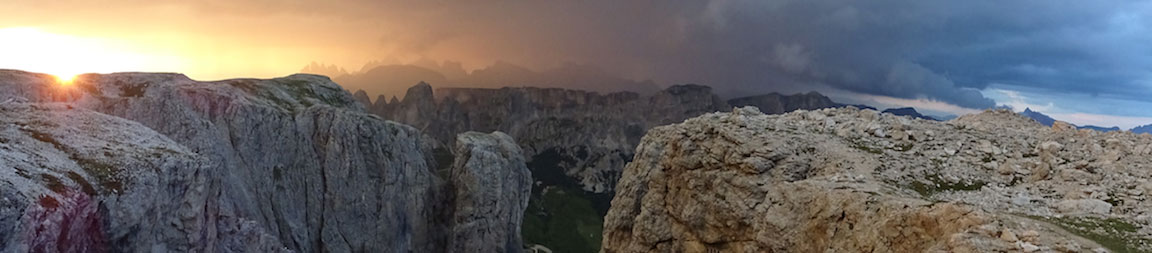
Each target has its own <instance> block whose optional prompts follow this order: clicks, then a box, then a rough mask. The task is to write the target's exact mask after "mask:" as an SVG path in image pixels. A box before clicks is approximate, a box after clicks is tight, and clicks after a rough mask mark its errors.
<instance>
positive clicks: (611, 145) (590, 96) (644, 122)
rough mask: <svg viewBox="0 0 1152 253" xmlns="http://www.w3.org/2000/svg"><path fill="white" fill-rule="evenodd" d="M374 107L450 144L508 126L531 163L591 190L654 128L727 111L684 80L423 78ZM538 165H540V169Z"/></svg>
mask: <svg viewBox="0 0 1152 253" xmlns="http://www.w3.org/2000/svg"><path fill="white" fill-rule="evenodd" d="M376 103H377V104H376V105H374V106H372V108H370V111H372V112H373V113H376V114H378V115H381V116H382V117H384V118H386V119H390V120H396V121H399V122H404V123H406V124H409V125H412V126H413V127H416V128H418V129H421V130H422V131H424V132H425V133H427V134H429V135H431V136H432V137H433V138H434V139H436V140H438V142H439V143H441V145H442V146H448V145H450V144H451V143H452V141H453V140H454V139H455V138H456V135H457V134H459V133H463V132H467V131H480V132H491V131H502V132H506V133H508V135H510V136H513V137H514V138H515V139H516V140H517V141H518V142H519V144H520V146H521V147H522V148H523V149H524V155H525V157H528V160H529V162H537V163H547V164H548V165H549V167H550V168H548V169H549V170H558V171H557V172H559V173H557V172H552V173H557V174H563V175H565V176H567V177H571V178H573V179H575V180H576V182H577V183H578V184H579V186H580V187H581V188H583V189H584V190H586V191H590V192H598V193H602V192H607V191H611V189H612V188H613V186H614V185H613V184H614V183H615V182H616V180H617V178H618V177H619V171H620V168H623V166H624V163H626V162H627V161H628V160H629V159H630V158H631V157H632V150H633V148H634V147H635V146H636V144H637V143H638V141H639V140H640V137H641V136H643V134H644V131H645V130H647V129H648V128H651V127H654V126H658V125H663V124H669V123H673V122H679V121H682V120H684V119H686V118H688V117H692V116H696V115H700V114H704V113H707V112H713V111H717V110H724V109H726V108H727V105H726V104H725V103H724V102H723V101H722V100H720V99H719V97H716V96H715V95H713V94H712V93H711V89H710V88H708V87H706V86H699V85H680V86H674V87H671V88H668V89H666V90H664V91H662V92H659V93H657V94H655V95H652V96H649V97H641V96H640V95H638V94H635V93H627V92H621V93H611V94H604V95H601V94H599V93H594V92H586V91H576V90H565V89H544V88H502V89H474V88H445V89H438V90H436V91H435V92H433V89H432V87H431V86H430V85H428V84H426V83H420V84H418V85H416V86H413V87H412V88H410V89H408V93H407V94H406V95H405V96H404V99H403V101H400V102H399V103H382V102H381V101H377V102H376ZM533 169H537V168H533Z"/></svg>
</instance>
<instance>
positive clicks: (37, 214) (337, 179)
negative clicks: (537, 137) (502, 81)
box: [0, 70, 526, 252]
mask: <svg viewBox="0 0 1152 253" xmlns="http://www.w3.org/2000/svg"><path fill="white" fill-rule="evenodd" d="M355 99H356V97H355V96H353V95H352V94H350V93H349V92H347V91H345V90H343V89H342V88H341V87H339V86H338V85H336V84H335V83H332V82H331V81H330V80H328V79H327V78H325V77H321V76H313V75H292V76H288V77H284V78H276V79H267V80H261V79H234V80H224V81H214V82H200V81H194V80H191V79H188V78H187V77H185V76H183V75H179V74H164V73H118V74H108V75H83V76H80V77H78V78H77V79H76V80H75V82H74V83H72V84H70V85H61V84H59V83H57V82H56V81H55V79H54V78H53V77H51V76H48V75H42V74H34V73H27V72H21V71H11V70H0V108H2V109H3V110H4V111H3V113H4V114H6V115H5V117H4V118H3V119H0V124H2V125H0V137H3V138H6V139H10V140H13V141H10V142H2V143H3V144H2V145H0V147H2V148H4V150H3V152H6V153H4V154H5V155H4V156H2V157H0V159H2V160H0V162H2V164H0V165H4V166H2V167H0V195H2V196H3V198H2V199H0V201H2V202H3V204H4V205H2V206H0V249H12V250H17V251H21V250H23V249H33V250H36V249H39V248H37V247H41V246H43V247H45V249H56V250H61V251H69V250H77V251H99V250H108V251H114V252H141V251H204V252H274V251H299V252H394V251H401V252H403V251H409V252H438V251H444V250H445V249H446V247H448V246H447V245H448V238H449V236H448V235H449V232H450V231H453V228H452V227H451V224H450V222H449V220H450V219H451V218H452V217H455V216H456V214H454V213H452V211H453V209H452V208H451V205H453V204H454V203H452V202H450V199H449V196H450V195H449V191H450V190H451V188H446V187H448V186H449V185H452V186H454V187H456V188H457V189H461V188H465V189H469V188H472V189H482V188H483V187H488V186H491V185H490V184H491V183H495V184H496V185H507V186H509V187H511V186H513V185H516V183H519V181H515V182H508V183H507V184H505V183H504V182H502V181H500V180H504V179H517V178H516V177H513V176H507V177H498V178H486V179H485V180H481V181H476V180H473V181H469V180H460V181H459V182H452V181H451V180H452V179H446V178H441V177H439V176H437V175H436V172H435V171H434V169H433V168H434V167H435V166H434V165H435V159H433V156H432V155H431V152H430V147H429V145H427V143H428V142H427V141H426V137H424V135H423V134H421V133H420V132H419V131H417V130H416V129H415V128H412V127H409V126H406V125H402V124H399V123H395V122H391V121H386V120H383V119H380V118H379V117H377V116H373V115H370V114H367V113H366V112H365V111H364V108H363V106H360V104H359V103H356V102H355ZM6 139H0V140H6ZM489 144H492V145H497V144H499V145H502V146H499V148H495V149H496V150H504V151H508V150H511V148H510V147H508V146H507V140H503V139H501V142H498V143H485V142H479V143H473V145H474V146H476V147H477V149H481V150H484V149H485V148H487V147H486V146H485V145H489ZM517 149H518V148H517ZM505 153H506V152H505ZM505 153H498V154H501V155H503V154H505ZM513 158H514V159H522V158H520V157H519V156H515V157H513ZM458 160H459V159H458ZM489 160H491V161H501V160H498V159H496V158H491V159H489ZM489 160H484V161H489ZM508 161H515V160H508ZM509 163H510V162H509ZM488 166H489V167H483V166H481V167H469V168H484V169H486V172H491V173H486V174H485V175H483V176H484V177H488V176H492V175H501V174H498V173H497V172H506V171H502V170H497V168H502V167H498V166H495V165H488ZM508 169H518V168H515V167H508ZM493 173H497V174H493ZM508 173H512V172H508ZM509 175H514V174H509ZM446 180H447V181H446ZM85 181H87V183H83V182H85ZM475 183H488V184H489V185H472V184H475ZM75 189H79V190H75ZM501 190H503V189H501ZM516 196H518V195H510V196H501V198H499V199H491V198H476V199H478V200H482V201H480V202H472V203H470V204H475V205H478V206H468V205H469V204H468V203H457V204H456V205H455V209H456V210H500V211H501V212H502V213H503V214H508V215H510V216H515V215H519V214H520V213H522V212H523V210H524V208H523V207H519V209H516V208H517V206H522V205H520V204H519V203H521V202H523V201H526V199H516ZM46 197H47V198H46ZM500 201H508V202H509V203H504V202H500ZM488 205H493V206H499V208H494V207H490V206H488ZM485 214H486V215H487V213H485ZM136 219H140V220H136ZM502 221H503V220H499V219H495V220H491V221H490V222H487V223H476V224H475V225H473V226H472V228H475V229H479V230H506V229H507V228H508V227H510V226H516V227H518V226H519V223H509V224H499V223H497V222H502ZM485 226H494V227H493V228H489V227H485ZM69 228H71V229H69ZM77 228H82V229H77ZM54 229H55V230H54ZM54 231H55V232H54ZM60 231H64V232H68V231H73V232H75V231H81V232H82V233H85V235H87V236H83V237H80V236H72V235H71V234H68V233H63V232H60ZM81 232H76V233H81ZM518 236H519V234H516V235H515V237H516V238H512V236H506V237H508V238H507V240H509V241H516V240H517V239H518ZM54 238H55V239H54ZM59 238H64V239H59ZM78 238H87V239H84V240H83V241H82V242H78V241H74V240H80V239H78ZM491 243H498V244H499V245H501V246H504V245H506V243H505V242H491ZM69 245H78V246H75V247H87V248H71V249H68V248H60V247H69ZM84 245H88V246H84ZM6 251H7V250H6ZM48 251H53V250H48Z"/></svg>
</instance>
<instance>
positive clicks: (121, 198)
mask: <svg viewBox="0 0 1152 253" xmlns="http://www.w3.org/2000/svg"><path fill="white" fill-rule="evenodd" d="M10 91H11V90H10ZM0 168H3V169H0V251H3V252H29V251H31V252H56V251H62V252H92V251H97V252H100V251H115V252H122V251H206V250H207V249H208V246H207V245H208V243H210V242H211V241H210V240H211V233H212V232H211V231H214V226H215V220H216V219H217V217H214V216H212V215H211V214H210V210H209V208H208V207H210V206H212V203H211V202H210V200H211V199H212V193H211V192H210V191H208V187H209V185H208V184H209V181H208V180H209V179H208V178H207V177H206V176H207V174H208V173H211V172H212V171H213V169H214V168H213V164H212V163H210V162H209V161H207V160H206V159H203V157H201V156H199V155H197V154H195V153H194V152H192V151H191V150H190V149H188V148H187V147H185V146H183V145H180V144H179V143H176V142H174V141H172V140H171V139H169V138H167V137H165V136H164V135H161V134H159V133H156V132H155V131H152V130H151V129H149V128H147V127H145V126H143V125H140V124H138V123H135V122H131V121H128V120H124V119H121V118H116V117H112V116H108V115H104V114H101V113H97V112H93V111H89V110H84V109H75V108H71V107H70V106H68V105H65V104H32V103H13V104H5V105H0ZM253 245H255V243H253ZM273 245H279V243H278V242H276V243H274V244H273ZM281 248H282V247H281ZM273 249H274V248H273Z"/></svg>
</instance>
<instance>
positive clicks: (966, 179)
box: [603, 107, 1152, 252]
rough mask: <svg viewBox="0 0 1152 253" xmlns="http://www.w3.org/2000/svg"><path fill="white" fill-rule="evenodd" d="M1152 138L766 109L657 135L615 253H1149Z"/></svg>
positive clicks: (615, 210)
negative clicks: (767, 111) (769, 111)
mask: <svg viewBox="0 0 1152 253" xmlns="http://www.w3.org/2000/svg"><path fill="white" fill-rule="evenodd" d="M1150 145H1152V136H1149V135H1134V134H1131V133H1127V132H1121V133H1100V132H1095V131H1089V130H1076V129H1074V128H1073V127H1071V126H1069V125H1066V124H1057V125H1056V126H1055V127H1052V128H1045V127H1043V126H1042V125H1040V124H1038V123H1035V122H1034V121H1031V120H1029V119H1027V118H1024V117H1022V116H1019V115H1017V114H1015V113H1012V112H1010V111H1005V110H992V111H986V112H983V113H980V114H976V115H968V116H964V117H961V118H958V119H955V120H952V121H948V122H932V121H925V120H917V119H911V118H906V117H898V116H892V115H883V114H878V113H877V112H875V111H871V110H857V109H853V108H845V109H824V110H818V111H798V112H793V113H789V114H784V115H775V116H769V115H764V114H762V113H760V112H759V111H758V110H757V109H755V108H753V107H744V108H739V109H735V110H734V111H733V112H731V113H713V114H706V115H704V116H701V117H697V118H693V119H689V120H687V121H685V122H684V123H681V124H675V125H670V126H664V127H657V128H655V129H653V130H651V131H649V132H648V134H647V136H645V137H644V138H643V141H642V142H641V144H640V146H639V147H638V148H637V155H636V157H635V160H634V161H633V162H631V163H629V164H628V165H627V167H626V168H625V170H624V173H623V176H622V178H621V180H620V182H619V184H618V187H617V195H616V197H615V199H614V200H613V201H612V208H611V210H610V211H609V213H608V215H607V217H606V218H605V225H604V241H603V246H604V251H605V252H649V251H655V252H717V251H720V252H925V251H933V252H935V251H948V252H1006V251H1022V252H1100V251H1113V252H1146V251H1150V250H1152V224H1150V222H1152V201H1148V200H1147V199H1148V198H1149V197H1152V196H1150V194H1152V183H1150V182H1152V181H1150V180H1149V179H1150V177H1152V170H1150V168H1149V166H1152V160H1150V156H1149V154H1152V146H1150Z"/></svg>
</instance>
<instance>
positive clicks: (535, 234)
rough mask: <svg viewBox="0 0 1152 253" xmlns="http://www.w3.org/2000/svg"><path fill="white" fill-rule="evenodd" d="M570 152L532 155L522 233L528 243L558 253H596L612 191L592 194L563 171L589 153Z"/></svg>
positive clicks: (553, 151) (551, 151)
mask: <svg viewBox="0 0 1152 253" xmlns="http://www.w3.org/2000/svg"><path fill="white" fill-rule="evenodd" d="M571 151H572V152H562V150H560V149H549V150H545V151H544V152H541V153H540V154H537V155H535V156H533V157H532V160H531V162H529V163H528V169H530V170H531V171H532V178H533V180H535V181H537V182H539V183H538V184H533V187H532V198H531V199H530V200H529V201H528V208H527V210H525V211H524V220H523V224H522V227H521V233H522V235H523V237H524V242H525V243H527V244H539V245H544V246H545V247H548V248H549V249H551V250H553V251H554V252H557V253H564V252H599V251H600V241H601V240H600V239H601V236H602V233H603V230H604V215H605V214H607V212H608V208H609V206H610V205H611V202H612V197H613V194H612V193H592V192H586V191H584V190H582V189H581V188H580V184H579V183H578V182H577V181H576V180H575V179H573V178H572V177H569V176H567V175H565V174H564V169H563V167H564V166H571V165H573V164H574V163H575V162H576V161H577V158H581V159H586V158H588V157H589V156H590V154H589V152H588V150H587V148H585V147H575V148H574V150H571Z"/></svg>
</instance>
